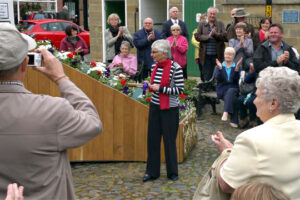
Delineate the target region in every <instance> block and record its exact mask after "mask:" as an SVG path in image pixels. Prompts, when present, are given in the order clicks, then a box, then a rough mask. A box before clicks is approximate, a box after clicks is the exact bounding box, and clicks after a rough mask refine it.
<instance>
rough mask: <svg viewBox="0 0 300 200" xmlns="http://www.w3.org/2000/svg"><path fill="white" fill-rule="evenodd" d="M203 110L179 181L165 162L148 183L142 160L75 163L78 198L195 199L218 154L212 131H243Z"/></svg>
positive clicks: (230, 135) (231, 133)
mask: <svg viewBox="0 0 300 200" xmlns="http://www.w3.org/2000/svg"><path fill="white" fill-rule="evenodd" d="M220 106H221V105H219V106H218V109H217V110H218V111H219V112H220V111H221V108H220ZM204 111H205V112H204V114H203V115H202V117H201V119H200V120H198V122H197V128H198V143H197V145H196V146H195V147H194V149H193V150H192V152H190V154H189V156H188V157H187V158H186V159H185V160H184V162H183V163H182V164H179V180H178V181H176V182H173V181H170V180H168V179H167V177H166V168H165V164H164V163H163V164H162V165H161V176H160V178H159V179H157V180H155V181H150V182H146V183H143V182H142V177H143V175H144V172H145V167H146V164H145V163H143V162H110V163H101V162H97V163H73V164H72V174H73V179H74V187H75V192H76V195H77V197H78V199H81V200H87V199H92V200H96V199H105V200H106V199H113V200H121V199H141V200H143V199H144V200H145V199H170V200H171V199H174V200H175V199H176V200H178V199H192V197H193V194H194V191H195V190H196V188H197V185H198V183H199V181H200V180H201V177H202V176H203V175H204V173H205V172H206V171H207V169H208V167H209V166H210V165H211V164H212V162H213V161H214V160H215V158H216V157H217V156H218V152H217V149H216V148H215V146H214V144H213V143H212V142H211V139H210V135H211V134H212V133H215V132H216V131H218V130H221V131H223V133H224V135H225V137H226V138H227V139H229V140H231V141H234V139H235V137H236V136H237V134H239V133H241V132H242V130H241V129H233V128H231V127H230V126H229V122H222V121H221V120H220V119H221V114H218V115H211V114H210V113H211V110H210V108H205V110H204Z"/></svg>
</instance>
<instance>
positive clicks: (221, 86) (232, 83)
mask: <svg viewBox="0 0 300 200" xmlns="http://www.w3.org/2000/svg"><path fill="white" fill-rule="evenodd" d="M216 79H217V96H218V98H219V99H223V98H224V95H225V93H226V92H227V90H228V89H229V88H239V79H240V71H238V72H237V71H235V68H232V69H231V71H230V76H229V80H228V76H227V73H226V70H225V68H224V66H222V69H219V68H218V69H217V70H216Z"/></svg>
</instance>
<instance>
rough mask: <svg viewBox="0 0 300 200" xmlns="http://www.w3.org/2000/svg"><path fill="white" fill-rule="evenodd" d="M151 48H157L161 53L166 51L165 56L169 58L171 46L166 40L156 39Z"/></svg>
mask: <svg viewBox="0 0 300 200" xmlns="http://www.w3.org/2000/svg"><path fill="white" fill-rule="evenodd" d="M151 48H152V49H153V48H154V49H157V51H159V52H161V53H166V58H171V56H172V55H171V46H170V44H169V42H168V41H167V40H156V41H155V42H153V44H152V46H151Z"/></svg>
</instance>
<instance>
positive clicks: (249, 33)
mask: <svg viewBox="0 0 300 200" xmlns="http://www.w3.org/2000/svg"><path fill="white" fill-rule="evenodd" d="M247 16H249V13H247V12H246V11H245V8H237V9H236V10H235V15H234V23H233V24H231V25H230V26H229V27H228V29H226V30H227V40H228V41H229V40H230V39H232V38H236V34H235V25H236V24H237V23H239V22H244V23H245V24H246V25H247V29H246V34H245V36H246V37H248V38H249V39H252V37H253V35H254V27H253V25H252V24H249V23H247V21H246V17H247Z"/></svg>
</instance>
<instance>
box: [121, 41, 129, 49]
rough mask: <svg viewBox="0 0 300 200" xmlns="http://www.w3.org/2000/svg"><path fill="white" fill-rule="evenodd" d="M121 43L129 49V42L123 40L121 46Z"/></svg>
mask: <svg viewBox="0 0 300 200" xmlns="http://www.w3.org/2000/svg"><path fill="white" fill-rule="evenodd" d="M122 45H125V46H126V47H127V48H128V50H130V49H131V46H130V43H129V42H128V41H123V42H122V43H121V46H122Z"/></svg>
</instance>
